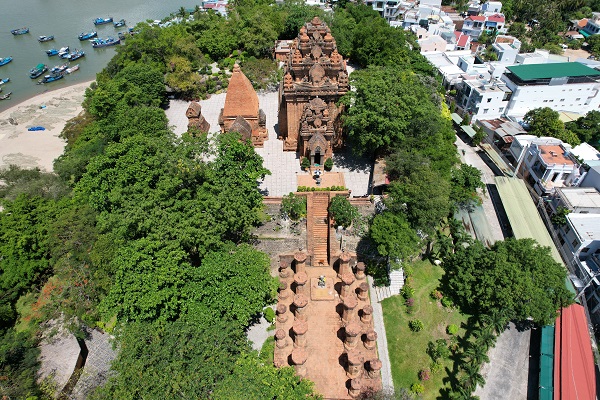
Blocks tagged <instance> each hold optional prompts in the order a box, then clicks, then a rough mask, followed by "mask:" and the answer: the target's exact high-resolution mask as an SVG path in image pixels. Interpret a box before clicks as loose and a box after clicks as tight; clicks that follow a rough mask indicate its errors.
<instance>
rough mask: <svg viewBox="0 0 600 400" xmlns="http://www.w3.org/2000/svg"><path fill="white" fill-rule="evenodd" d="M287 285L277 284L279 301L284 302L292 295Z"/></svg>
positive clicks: (285, 283)
mask: <svg viewBox="0 0 600 400" xmlns="http://www.w3.org/2000/svg"><path fill="white" fill-rule="evenodd" d="M288 288H289V285H288V284H287V282H279V296H278V297H279V301H285V300H287V299H288V298H289V297H290V294H292V291H291V290H288Z"/></svg>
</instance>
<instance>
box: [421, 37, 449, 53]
mask: <svg viewBox="0 0 600 400" xmlns="http://www.w3.org/2000/svg"><path fill="white" fill-rule="evenodd" d="M417 43H419V47H420V48H421V54H423V53H427V52H431V51H445V50H446V48H447V46H448V43H447V42H446V40H444V38H442V37H441V36H438V35H431V36H429V37H427V38H425V39H418V40H417Z"/></svg>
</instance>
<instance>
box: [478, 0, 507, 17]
mask: <svg viewBox="0 0 600 400" xmlns="http://www.w3.org/2000/svg"><path fill="white" fill-rule="evenodd" d="M501 11H502V3H501V2H499V1H488V2H486V3H483V4H482V5H481V12H482V13H484V14H486V13H492V14H495V13H499V12H501Z"/></svg>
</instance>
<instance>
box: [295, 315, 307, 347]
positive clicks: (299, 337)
mask: <svg viewBox="0 0 600 400" xmlns="http://www.w3.org/2000/svg"><path fill="white" fill-rule="evenodd" d="M292 331H293V332H294V347H306V332H307V331H308V324H307V323H306V321H302V320H301V319H299V320H296V321H294V325H293V326H292Z"/></svg>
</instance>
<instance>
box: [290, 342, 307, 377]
mask: <svg viewBox="0 0 600 400" xmlns="http://www.w3.org/2000/svg"><path fill="white" fill-rule="evenodd" d="M307 358H308V354H307V353H306V350H304V349H303V348H302V347H296V348H295V349H294V350H292V363H293V364H294V368H295V369H296V374H297V375H298V376H300V377H303V378H304V377H305V376H306V365H304V364H305V363H306V359H307Z"/></svg>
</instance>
